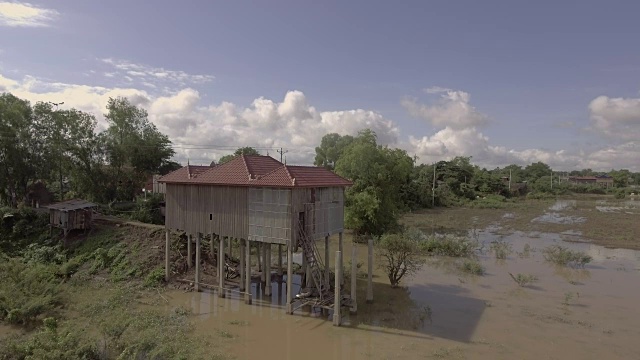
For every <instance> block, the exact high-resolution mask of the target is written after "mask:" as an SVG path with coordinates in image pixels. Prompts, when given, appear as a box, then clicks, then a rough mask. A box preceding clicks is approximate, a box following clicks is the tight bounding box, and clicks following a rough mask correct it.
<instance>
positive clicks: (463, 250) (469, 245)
mask: <svg viewBox="0 0 640 360" xmlns="http://www.w3.org/2000/svg"><path fill="white" fill-rule="evenodd" d="M419 248H420V251H422V252H423V253H425V254H427V255H440V256H451V257H466V256H470V255H471V254H473V253H474V251H475V248H476V244H475V243H474V242H473V241H471V240H469V239H468V238H466V237H461V236H453V235H447V236H443V237H436V236H431V237H429V238H426V239H424V240H423V241H420V246H419Z"/></svg>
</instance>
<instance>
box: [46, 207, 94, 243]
mask: <svg viewBox="0 0 640 360" xmlns="http://www.w3.org/2000/svg"><path fill="white" fill-rule="evenodd" d="M97 206H98V205H96V204H94V203H91V202H88V201H86V200H80V199H74V200H68V201H63V202H59V203H55V204H51V205H48V206H45V208H46V209H49V226H51V228H52V229H53V228H54V227H57V228H59V229H62V230H63V231H64V236H67V234H68V233H69V231H71V230H76V229H77V230H86V229H90V228H91V222H92V220H93V209H94V208H96V207H97Z"/></svg>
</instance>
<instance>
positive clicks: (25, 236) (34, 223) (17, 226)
mask: <svg viewBox="0 0 640 360" xmlns="http://www.w3.org/2000/svg"><path fill="white" fill-rule="evenodd" d="M48 225H49V215H48V214H42V213H37V212H36V211H35V210H33V209H31V208H22V209H9V208H0V251H2V252H4V253H5V254H7V255H17V254H18V253H19V252H20V251H21V250H23V249H24V248H25V247H27V246H28V245H29V244H32V243H36V242H37V243H44V241H45V240H46V239H47V238H48Z"/></svg>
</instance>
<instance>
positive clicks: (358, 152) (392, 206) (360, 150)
mask: <svg viewBox="0 0 640 360" xmlns="http://www.w3.org/2000/svg"><path fill="white" fill-rule="evenodd" d="M413 163H414V160H413V159H412V158H411V157H410V156H409V155H407V153H406V151H404V150H400V149H390V148H388V147H383V146H380V145H378V144H377V142H376V134H375V133H374V132H373V131H371V130H364V131H361V132H360V133H359V135H358V137H356V138H355V139H354V141H353V142H352V143H351V144H350V145H349V146H347V148H345V149H344V152H343V154H342V156H340V158H339V159H338V161H337V163H336V168H335V171H336V173H338V174H339V175H341V176H343V177H345V178H347V179H350V180H351V181H353V183H354V184H353V186H352V187H350V188H349V189H348V190H347V192H346V201H345V205H346V210H345V223H346V225H347V226H348V227H349V228H352V229H354V232H355V235H356V236H357V235H359V234H364V235H369V236H381V235H382V234H383V233H385V232H387V231H391V230H393V229H395V228H397V227H398V219H399V217H400V215H401V213H402V211H404V209H405V204H404V203H403V197H402V192H401V190H402V188H403V186H405V185H406V184H409V183H410V181H411V172H412V170H413Z"/></svg>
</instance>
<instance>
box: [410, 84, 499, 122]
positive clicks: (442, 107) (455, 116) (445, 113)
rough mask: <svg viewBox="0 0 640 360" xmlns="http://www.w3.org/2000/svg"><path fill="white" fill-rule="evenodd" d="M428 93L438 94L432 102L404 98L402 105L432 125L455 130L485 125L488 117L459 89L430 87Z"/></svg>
mask: <svg viewBox="0 0 640 360" xmlns="http://www.w3.org/2000/svg"><path fill="white" fill-rule="evenodd" d="M425 91H426V92H427V93H429V94H440V98H439V99H438V101H436V102H435V103H433V104H421V103H418V101H417V100H416V99H413V98H405V99H403V100H402V106H404V108H405V109H407V111H408V112H409V114H410V115H411V116H413V117H417V118H421V119H424V120H426V121H427V122H428V123H430V124H431V125H433V126H436V127H439V128H442V127H450V128H453V129H456V130H460V129H465V128H468V127H475V126H481V125H485V124H487V123H488V122H489V118H488V117H487V116H486V115H485V114H483V113H481V112H479V111H478V110H476V108H474V107H473V106H471V104H470V103H469V101H470V99H471V96H470V95H469V94H468V93H466V92H464V91H459V90H451V89H447V88H443V87H432V88H428V89H426V90H425Z"/></svg>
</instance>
